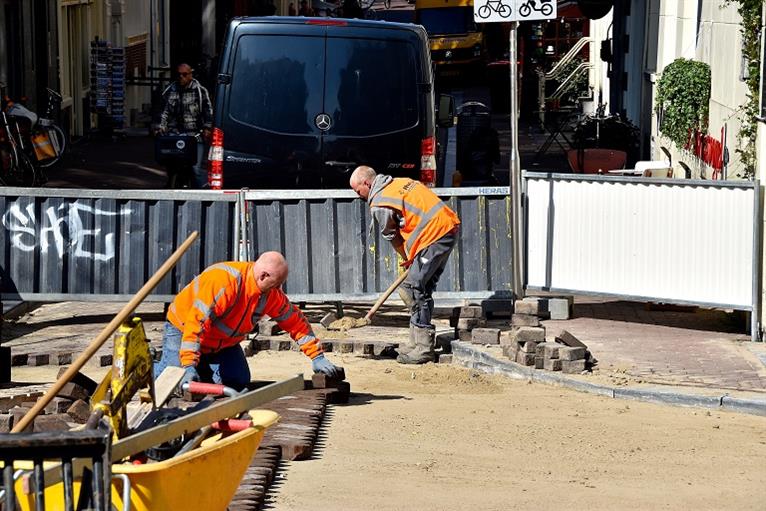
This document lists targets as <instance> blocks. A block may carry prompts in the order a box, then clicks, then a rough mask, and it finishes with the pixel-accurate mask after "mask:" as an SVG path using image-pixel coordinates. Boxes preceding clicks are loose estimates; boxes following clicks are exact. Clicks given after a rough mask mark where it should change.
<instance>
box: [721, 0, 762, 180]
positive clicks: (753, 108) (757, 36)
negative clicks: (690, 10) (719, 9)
mask: <svg viewBox="0 0 766 511" xmlns="http://www.w3.org/2000/svg"><path fill="white" fill-rule="evenodd" d="M763 3H764V0H725V2H724V4H723V6H724V7H725V6H728V5H731V4H737V12H738V13H739V15H740V17H741V18H742V25H741V26H740V33H741V34H742V56H743V57H744V59H745V61H746V62H747V78H746V79H745V83H746V85H747V100H746V101H745V103H744V104H743V105H742V106H741V107H740V109H739V113H740V121H741V124H740V128H739V133H738V134H737V141H738V144H737V145H738V147H737V154H739V157H740V161H741V162H742V166H743V177H744V178H746V179H753V177H755V166H756V135H757V132H758V126H757V124H756V117H757V116H758V114H759V112H758V102H759V97H760V93H759V87H760V80H761V8H762V7H763Z"/></svg>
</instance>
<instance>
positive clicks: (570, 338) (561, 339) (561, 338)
mask: <svg viewBox="0 0 766 511" xmlns="http://www.w3.org/2000/svg"><path fill="white" fill-rule="evenodd" d="M556 342H558V343H561V344H566V345H567V346H570V347H572V348H586V349H587V348H588V347H587V346H586V345H585V343H583V342H582V341H581V340H580V339H578V338H577V337H575V336H574V335H572V334H570V333H569V332H568V331H566V330H562V331H560V332H559V333H558V334H556Z"/></svg>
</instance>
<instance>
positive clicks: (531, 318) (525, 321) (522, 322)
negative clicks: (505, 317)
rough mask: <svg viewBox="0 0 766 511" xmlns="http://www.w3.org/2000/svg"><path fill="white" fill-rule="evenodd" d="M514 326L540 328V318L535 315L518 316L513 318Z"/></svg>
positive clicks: (515, 315)
mask: <svg viewBox="0 0 766 511" xmlns="http://www.w3.org/2000/svg"><path fill="white" fill-rule="evenodd" d="M511 325H512V326H540V318H539V317H537V316H535V315H534V314H517V313H514V314H513V315H512V316H511Z"/></svg>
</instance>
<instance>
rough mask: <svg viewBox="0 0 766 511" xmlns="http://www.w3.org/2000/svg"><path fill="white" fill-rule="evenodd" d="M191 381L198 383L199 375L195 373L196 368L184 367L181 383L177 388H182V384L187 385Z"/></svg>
mask: <svg viewBox="0 0 766 511" xmlns="http://www.w3.org/2000/svg"><path fill="white" fill-rule="evenodd" d="M192 381H199V373H198V372H197V368H196V367H194V366H189V367H185V368H184V377H183V378H181V383H180V384H179V387H180V386H182V385H183V384H184V383H189V382H192Z"/></svg>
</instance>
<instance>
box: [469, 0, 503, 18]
mask: <svg viewBox="0 0 766 511" xmlns="http://www.w3.org/2000/svg"><path fill="white" fill-rule="evenodd" d="M492 12H496V13H498V14H499V15H500V16H502V17H503V18H507V17H508V16H510V15H511V7H510V6H509V5H506V4H504V3H503V2H502V0H487V3H486V4H484V5H482V6H481V7H479V10H478V11H477V14H478V15H479V17H480V18H481V19H487V18H489V17H490V15H491V14H492Z"/></svg>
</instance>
